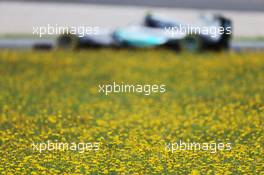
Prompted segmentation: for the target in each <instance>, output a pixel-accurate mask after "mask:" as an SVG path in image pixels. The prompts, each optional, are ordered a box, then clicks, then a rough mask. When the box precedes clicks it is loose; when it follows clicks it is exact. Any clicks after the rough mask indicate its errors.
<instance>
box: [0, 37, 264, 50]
mask: <svg viewBox="0 0 264 175" xmlns="http://www.w3.org/2000/svg"><path fill="white" fill-rule="evenodd" d="M35 45H40V46H42V49H45V50H50V49H51V48H53V47H55V45H56V41H55V40H54V39H44V40H40V39H0V49H32V48H34V46H35ZM43 46H44V47H43ZM231 50H233V51H242V50H252V51H258V50H264V41H234V42H232V43H231Z"/></svg>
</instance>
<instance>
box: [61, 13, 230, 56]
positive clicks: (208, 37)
mask: <svg viewBox="0 0 264 175" xmlns="http://www.w3.org/2000/svg"><path fill="white" fill-rule="evenodd" d="M231 37H232V23H231V20H229V19H227V18H225V17H223V16H221V15H210V16H205V17H202V18H201V19H200V20H199V22H197V23H196V24H185V23H181V22H177V21H173V20H168V19H165V18H162V17H159V16H155V15H151V14H148V15H146V16H145V18H144V21H143V23H142V24H140V25H130V26H126V27H120V28H117V29H115V30H104V31H99V33H97V34H96V35H85V36H80V35H78V34H77V35H72V34H62V35H60V36H59V37H58V39H57V46H58V48H64V49H65V48H66V49H82V48H102V47H103V48H104V47H113V48H154V47H167V48H170V49H174V50H187V51H201V50H216V51H219V50H225V49H228V48H229V43H230V40H231Z"/></svg>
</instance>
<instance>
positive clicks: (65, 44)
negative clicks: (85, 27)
mask: <svg viewBox="0 0 264 175" xmlns="http://www.w3.org/2000/svg"><path fill="white" fill-rule="evenodd" d="M57 47H58V49H69V50H75V49H78V48H79V38H78V36H76V35H73V34H62V35H60V36H59V37H58V39H57Z"/></svg>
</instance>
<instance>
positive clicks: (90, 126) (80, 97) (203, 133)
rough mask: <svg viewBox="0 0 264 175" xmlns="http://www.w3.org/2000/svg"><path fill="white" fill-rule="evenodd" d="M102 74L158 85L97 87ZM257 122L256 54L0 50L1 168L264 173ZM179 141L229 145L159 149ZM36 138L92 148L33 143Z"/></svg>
mask: <svg viewBox="0 0 264 175" xmlns="http://www.w3.org/2000/svg"><path fill="white" fill-rule="evenodd" d="M111 82H126V83H130V84H133V83H144V84H165V85H166V92H165V93H162V94H151V95H149V96H145V95H142V94H135V93H127V94H125V93H123V94H110V95H108V96H106V95H103V94H100V93H98V85H99V84H105V83H111ZM263 121H264V53H261V52H260V53H217V54H215V53H205V54H188V53H181V54H175V53H174V52H170V51H165V50H155V51H153V50H152V51H149V50H143V51H142V50H138V51H137V50H135V51H131V50H124V51H116V50H114V51H113V50H99V51H81V52H61V51H54V52H46V53H45V52H31V51H23V52H22V51H1V52H0V150H1V151H0V157H1V162H0V172H1V173H2V174H221V175H222V174H263V173H264V170H263V166H264V162H263V155H264V151H263V141H264V135H263V132H264V129H263V128H264V125H263ZM179 141H184V142H197V143H206V142H207V143H214V142H217V143H224V144H226V143H231V147H232V149H231V150H217V151H216V152H212V151H210V150H174V151H171V150H170V149H168V145H169V143H171V144H172V143H176V142H179ZM43 142H44V143H47V142H54V143H57V142H63V143H88V142H89V143H95V142H96V143H98V144H99V145H100V146H98V149H97V150H95V149H94V150H86V151H83V152H80V151H78V150H77V151H74V150H43V151H42V152H40V151H38V150H37V149H33V147H34V144H39V143H43ZM33 143H34V144H33Z"/></svg>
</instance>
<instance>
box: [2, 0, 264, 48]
mask: <svg viewBox="0 0 264 175" xmlns="http://www.w3.org/2000/svg"><path fill="white" fill-rule="evenodd" d="M148 12H152V13H155V14H160V15H162V16H168V17H170V18H172V19H175V20H178V21H183V22H188V23H189V22H190V23H192V22H193V21H196V20H197V18H198V17H199V15H201V14H207V13H217V14H222V15H224V16H226V17H228V18H230V19H232V21H233V26H234V30H233V36H234V43H233V44H234V46H236V47H240V46H241V47H242V46H245V47H246V46H247V47H258V48H262V47H263V48H264V44H263V41H264V30H263V27H264V21H263V19H264V1H263V0H221V1H219V0H134V1H130V0H76V1H70V0H55V1H51V0H40V1H34V0H31V1H27V0H16V1H12V0H8V1H0V21H1V24H0V26H1V27H0V38H1V41H0V47H2V48H3V47H7V46H9V47H12V45H13V46H19V45H22V46H23V45H24V46H25V45H26V44H28V45H30V44H31V42H32V40H29V39H28V38H32V37H33V35H32V32H33V29H32V28H33V26H45V25H47V24H50V25H62V26H63V25H64V26H65V25H67V26H99V27H100V28H115V27H117V26H125V25H128V24H131V23H132V24H133V23H139V22H141V20H142V19H143V17H144V15H145V14H146V13H148ZM35 37H36V36H35ZM11 39H12V40H11ZM14 39H20V40H16V42H14ZM21 39H24V40H21ZM26 39H28V40H26ZM38 39H39V38H38ZM242 41H243V42H242Z"/></svg>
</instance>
